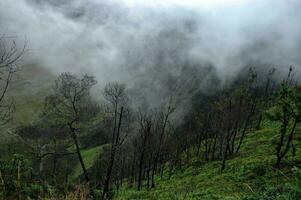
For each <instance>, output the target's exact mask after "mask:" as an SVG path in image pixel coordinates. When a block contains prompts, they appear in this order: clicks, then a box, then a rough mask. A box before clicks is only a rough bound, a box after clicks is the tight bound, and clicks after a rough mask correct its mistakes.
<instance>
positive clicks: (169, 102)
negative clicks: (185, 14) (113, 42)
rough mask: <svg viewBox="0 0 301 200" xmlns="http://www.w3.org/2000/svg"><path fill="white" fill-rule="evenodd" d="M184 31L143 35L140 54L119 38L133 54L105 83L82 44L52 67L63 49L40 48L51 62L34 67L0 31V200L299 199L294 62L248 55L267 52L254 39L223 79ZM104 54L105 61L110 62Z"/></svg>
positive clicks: (299, 101) (300, 86)
mask: <svg viewBox="0 0 301 200" xmlns="http://www.w3.org/2000/svg"><path fill="white" fill-rule="evenodd" d="M22 2H23V1H22ZM26 2H27V1H26ZM28 2H29V3H28V4H29V5H31V6H32V5H33V6H36V7H35V8H37V9H41V10H42V11H45V10H43V9H45V7H47V6H49V5H51V6H53V5H55V6H57V7H58V8H60V9H59V12H62V13H63V14H64V15H63V16H64V17H66V18H67V19H69V20H77V19H81V17H82V16H85V12H84V11H83V13H82V10H80V9H79V11H78V12H75V13H71V14H70V13H69V12H67V11H68V3H66V2H65V3H63V5H64V7H63V6H62V7H60V6H61V4H60V3H59V1H57V2H56V1H55V3H53V2H52V3H47V4H45V5H44V4H43V3H42V2H40V1H33V0H32V1H28ZM48 4H49V5H48ZM52 4H53V5H52ZM1 5H2V3H0V6H1ZM3 5H4V4H3ZM11 5H14V6H15V4H11ZM46 5H47V6H46ZM66 5H67V6H66ZM75 5H77V4H75ZM298 5H299V4H298ZM40 6H41V7H40ZM43 6H45V7H43ZM102 6H103V5H102ZM54 8H56V7H54ZM89 9H90V7H89ZM0 11H1V12H3V13H5V12H4V10H1V9H0ZM45 12H46V11H45ZM51 12H52V11H51ZM122 12H123V11H122ZM1 16H2V15H1V14H0V25H1V23H3V22H2V20H1ZM3 16H8V14H3ZM88 16H90V15H88ZM89 19H90V18H89ZM91 19H94V18H93V17H92V18H91ZM118 20H120V18H118ZM121 21H122V20H121ZM118 22H119V21H118ZM16 23H17V22H16ZM81 23H82V21H81ZM85 23H86V22H85ZM93 23H94V22H93ZM95 23H103V22H98V21H97V22H95ZM122 23H124V22H122ZM71 26H72V25H70V27H71ZM91 26H92V25H91ZM175 27H176V26H175ZM86 28H87V29H89V27H86ZM184 28H185V29H187V30H189V31H188V32H189V33H191V32H193V31H192V30H194V29H195V28H194V25H193V23H192V22H191V21H188V22H187V21H185V23H184ZM112 29H113V28H112ZM180 29H181V28H179V29H177V28H174V27H173V28H172V29H168V30H163V31H162V30H161V31H160V33H159V34H158V35H156V37H154V38H152V37H149V36H147V37H146V36H145V37H146V40H150V41H148V42H149V43H145V44H147V45H146V46H144V43H143V45H141V46H139V48H138V47H137V44H136V42H137V41H134V40H131V39H130V38H127V39H128V40H130V41H132V42H133V46H127V45H125V46H127V47H126V48H125V49H123V51H122V52H123V53H124V54H125V55H126V56H125V57H126V59H123V57H122V58H121V57H119V58H118V59H117V60H118V62H121V61H120V60H122V65H125V63H127V64H126V67H124V68H116V69H115V68H114V69H113V68H112V66H111V65H110V67H111V68H110V69H109V70H108V71H110V73H112V74H118V76H114V75H112V77H110V78H108V77H105V76H108V74H110V73H107V72H103V74H105V75H104V76H103V79H101V78H99V76H98V73H99V71H98V69H97V70H95V71H93V67H92V66H93V63H94V61H95V60H94V57H95V56H94V55H95V54H94V52H93V53H87V52H88V51H90V50H89V48H87V46H89V45H90V43H89V42H86V41H84V39H82V40H81V38H80V39H79V38H76V42H78V43H76V45H75V46H71V45H70V46H68V43H67V42H63V43H62V44H61V45H62V46H63V47H62V49H68V52H72V53H74V55H73V54H72V53H66V55H65V56H66V57H68V59H67V60H68V62H67V61H66V62H62V68H61V69H60V70H57V69H55V70H53V69H54V67H53V68H51V70H49V68H50V67H48V68H47V67H43V66H42V65H43V64H45V63H46V64H45V65H47V63H48V64H49V63H51V64H53V65H57V63H58V61H60V59H61V57H60V56H61V55H60V54H61V52H60V50H61V48H53V47H51V48H50V47H49V49H48V50H47V51H45V52H44V51H42V50H40V51H41V52H42V54H43V53H47V54H48V56H49V57H47V59H45V60H43V62H40V61H39V62H38V61H36V60H35V59H36V58H35V56H41V55H42V54H40V52H39V53H35V52H34V51H35V50H32V49H31V48H32V46H31V45H35V43H31V40H30V39H31V38H30V37H29V38H28V39H27V38H25V39H24V40H23V39H22V40H20V38H18V37H17V36H14V35H9V34H7V33H5V32H3V34H2V35H1V34H0V110H1V112H0V129H1V133H0V135H1V137H0V151H1V154H0V199H3V200H10V199H11V200H13V199H17V200H23V199H24V200H25V199H40V200H54V199H58V200H73V199H75V200H76V199H78V200H88V199H92V200H98V199H99V200H100V199H205V200H206V199H208V200H210V199H244V200H274V199H277V200H289V199H290V200H298V199H301V154H300V150H301V124H300V123H301V80H300V77H299V75H300V65H298V63H295V62H294V61H292V63H294V64H292V65H290V63H287V64H286V65H282V63H278V64H280V65H281V66H279V65H276V64H275V65H274V63H271V62H268V61H267V62H261V61H259V58H258V57H256V56H254V57H256V59H255V60H254V59H253V57H252V56H250V57H249V56H245V57H244V55H245V54H249V53H250V52H251V51H254V52H258V53H259V54H265V55H267V54H268V53H270V52H269V51H268V53H267V52H266V51H264V52H265V53H263V52H262V49H264V48H267V47H266V46H265V44H263V43H261V42H259V43H256V45H254V46H252V48H251V49H252V50H250V49H248V50H245V51H244V52H243V53H241V54H239V57H244V58H246V60H244V62H243V64H242V62H239V64H240V65H241V66H239V67H237V68H230V67H229V66H228V68H227V70H226V68H222V71H223V72H222V73H221V68H219V67H218V66H217V65H216V64H217V63H214V62H209V61H208V62H207V61H204V62H203V61H202V62H201V61H198V60H197V59H196V60H194V59H195V58H194V57H191V55H190V54H189V55H188V54H187V52H188V50H187V49H189V48H190V46H189V45H187V46H186V43H189V42H188V39H187V38H186V36H187V34H188V33H186V32H185V33H183V32H182V30H180ZM190 29H191V30H190ZM33 31H34V30H33ZM35 31H38V30H35ZM0 33H1V30H0ZM8 33H9V32H8ZM18 34H19V35H22V32H21V33H18ZM52 34H55V33H52ZM131 34H132V33H131ZM137 34H138V33H137ZM138 35H139V34H138ZM296 35H297V34H296ZM48 36H49V40H52V39H50V35H48ZM80 36H82V35H81V34H80ZM83 37H84V36H83ZM93 37H94V36H93ZM133 37H134V36H133ZM187 37H188V36H187ZM189 37H190V36H189ZM144 39H145V38H144ZM36 40H38V39H36ZM60 41H62V40H60V39H58V43H59V42H60ZM67 41H68V40H67ZM52 42H54V40H53V41H52ZM94 42H95V43H97V41H94V40H93V42H92V43H94ZM139 42H140V41H139ZM50 43H51V42H50ZM50 43H47V45H50V46H51V45H56V44H50ZM73 43H74V41H72V42H71V44H73ZM86 44H87V46H86ZM126 44H128V43H126ZM77 45H78V46H77ZM97 45H100V46H101V45H104V44H97ZM97 45H96V46H97ZM118 45H120V44H119V43H118ZM58 46H59V45H58ZM104 46H105V45H104ZM267 46H268V45H267ZM77 47H79V48H81V49H76V48H77ZM118 47H120V48H124V47H123V44H122V45H121V46H118ZM93 48H94V47H92V46H91V49H93ZM97 48H104V49H106V48H108V47H103V46H102V47H99V46H97ZM131 48H133V49H135V48H136V49H135V51H133V50H131ZM140 48H141V49H140ZM253 48H254V49H253ZM258 48H259V49H261V50H257V49H258ZM144 49H145V50H144ZM186 50H187V52H186ZM190 50H191V49H190ZM56 51H58V52H56ZM140 51H143V52H144V53H145V55H144V54H143V55H142V54H141V53H139V52H140ZM227 51H228V50H227ZM296 51H298V50H296ZM54 52H55V53H54ZM75 52H76V53H75ZM287 53H290V52H289V51H287ZM298 53H300V51H298ZM298 53H296V54H298ZM81 54H83V55H82V56H83V57H80V55H81ZM112 54H113V53H112ZM112 54H109V53H108V52H106V55H105V56H107V57H110V56H112V58H113V59H112V60H110V61H107V60H105V59H104V60H105V61H103V63H102V64H108V63H109V62H111V63H113V64H116V63H117V61H116V58H115V57H114V55H115V54H114V55H112ZM116 54H117V53H116ZM200 54H201V53H200ZM282 54H285V52H283V51H281V55H282ZM33 55H34V56H33ZM54 55H55V57H54ZM88 55H89V56H88ZM202 55H204V54H202ZM254 55H255V53H254ZM277 55H278V54H277ZM69 56H70V57H69ZM90 56H91V57H93V59H92V58H91V57H90ZM200 57H202V59H204V57H205V56H200ZM230 57H231V56H230ZM271 57H272V56H271ZM288 57H289V58H292V60H294V59H293V56H291V57H290V56H288ZM55 58H57V60H56V59H55ZM79 58H80V59H79ZM81 58H83V60H84V61H83V60H82V59H81ZM227 58H229V57H227ZM231 58H232V57H231ZM251 58H252V59H251ZM64 59H66V58H65V57H64V56H63V60H64ZM101 59H103V57H102V56H101ZM229 59H230V58H229ZM260 59H261V58H260ZM264 59H265V58H264ZM279 59H280V60H281V58H279ZM33 60H34V61H33ZM87 60H90V61H91V66H89V62H87ZM92 60H93V61H92ZM215 60H216V59H215ZM241 60H243V59H240V61H241ZM283 61H285V62H286V61H287V57H286V59H283ZM106 62H107V63H106ZM74 63H81V64H82V63H84V65H85V67H84V68H80V67H79V68H76V67H75V66H76V64H74ZM69 64H70V65H71V64H74V65H75V66H74V67H73V68H68V67H66V66H64V65H69ZM113 64H112V65H113ZM228 64H229V63H228ZM230 64H237V65H239V64H238V63H237V62H234V63H232V62H230ZM99 65H101V64H99ZM116 65H118V64H116ZM140 65H141V66H142V65H143V66H144V67H143V68H137V67H136V66H140ZM89 67H91V68H89ZM75 68H76V70H75ZM107 68H109V66H107ZM90 69H91V70H90ZM234 69H235V70H234ZM123 70H124V71H128V72H129V74H130V75H128V74H124V73H123ZM228 70H229V71H230V72H229V71H228ZM231 70H232V71H231ZM223 73H224V74H223ZM229 74H232V75H229ZM116 77H119V78H116ZM128 77H130V78H128ZM137 77H138V78H137Z"/></svg>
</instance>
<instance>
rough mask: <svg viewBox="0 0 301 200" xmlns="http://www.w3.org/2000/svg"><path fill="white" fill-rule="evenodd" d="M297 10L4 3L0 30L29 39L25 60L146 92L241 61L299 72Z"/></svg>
mask: <svg viewBox="0 0 301 200" xmlns="http://www.w3.org/2000/svg"><path fill="white" fill-rule="evenodd" d="M183 2H187V3H183ZM198 2H199V3H198ZM209 2H211V3H209ZM218 2H222V3H218ZM300 8H301V1H299V0H279V1H272V0H240V1H239V0H232V1H231V0H228V1H226V0H224V1H209V0H208V1H192V0H189V1H177V0H174V1H172V0H165V1H151V0H147V1H136V0H14V1H12V0H1V1H0V25H1V26H0V27H1V30H0V33H1V34H5V35H9V36H16V37H17V41H18V42H19V43H22V41H24V40H27V41H28V48H29V52H27V55H26V59H25V60H24V62H25V63H27V64H30V63H35V64H38V65H39V66H40V67H43V68H47V69H49V70H51V71H52V72H53V73H55V74H57V73H59V72H63V71H71V72H74V73H78V72H88V73H92V74H94V75H95V76H96V78H97V80H98V82H99V85H103V84H104V83H106V82H108V81H115V80H118V81H120V82H124V83H127V85H128V86H129V87H139V88H143V90H144V92H145V93H148V94H149V93H153V92H156V91H159V90H161V89H162V88H163V87H165V84H166V83H167V82H168V81H169V80H170V78H175V79H178V77H181V79H187V80H188V79H192V78H194V75H196V73H194V72H195V71H201V72H202V70H203V69H206V70H205V71H204V72H203V73H200V75H201V76H200V77H199V81H198V84H203V85H204V84H205V85H206V82H207V80H208V79H209V78H208V77H209V76H212V73H214V74H215V75H216V76H217V77H218V78H219V79H220V81H221V82H222V83H223V82H225V81H227V80H229V79H231V78H233V77H235V76H236V75H237V74H238V73H239V71H240V70H241V69H242V68H243V67H246V66H257V65H258V66H264V68H266V69H268V68H270V67H276V68H277V69H278V70H279V71H282V70H283V71H287V68H288V66H289V65H293V66H294V67H295V69H297V70H300V68H301V67H300V64H301V55H300V52H301V51H300V50H301V23H300V20H301V12H300ZM208 67H212V69H211V70H208ZM187 69H192V70H188V71H187ZM207 84H208V83H207Z"/></svg>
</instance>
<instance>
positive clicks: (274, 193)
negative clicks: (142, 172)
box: [116, 122, 301, 200]
mask: <svg viewBox="0 0 301 200" xmlns="http://www.w3.org/2000/svg"><path fill="white" fill-rule="evenodd" d="M278 127H279V125H278V124H276V123H272V122H265V123H264V124H263V127H262V129H261V130H259V131H253V132H249V133H248V135H247V137H246V138H245V140H244V142H243V145H242V147H241V151H240V152H239V154H237V155H235V156H233V157H232V158H230V159H229V160H228V161H227V164H226V170H224V171H223V172H221V170H220V165H221V163H220V161H214V162H209V163H207V164H204V165H202V166H199V167H195V166H192V164H190V165H187V166H186V169H185V170H184V171H176V172H175V173H174V174H173V175H172V177H171V179H169V178H168V172H167V170H165V175H164V176H163V177H162V179H161V178H160V177H156V183H157V184H156V188H155V189H143V190H142V191H140V192H138V191H137V190H136V187H132V186H131V187H130V186H124V187H123V188H122V189H121V190H120V191H119V193H118V194H117V197H116V198H117V199H120V200H121V199H154V200H157V199H183V200H184V199H185V200H186V199H204V200H207V199H208V200H211V199H213V200H214V199H231V200H232V199H270V200H272V199H273V200H274V199H279V200H280V199H281V200H282V199H283V200H286V199H288V196H287V194H288V192H289V189H290V186H291V185H292V184H293V183H294V181H295V179H294V178H295V177H294V175H293V172H292V168H293V167H294V166H299V167H300V166H301V165H300V163H301V154H300V153H298V152H297V156H296V157H292V155H291V154H290V153H288V156H287V157H286V158H285V159H284V160H283V163H284V164H285V166H284V167H283V168H282V169H281V170H278V169H276V168H274V167H273V165H274V163H275V159H276V157H275V155H274V154H275V153H274V151H275V144H276V141H277V139H278ZM295 143H296V144H295V145H296V146H297V149H298V150H300V149H301V148H300V146H301V136H300V130H298V131H297V134H296V142H295ZM292 199H293V198H292Z"/></svg>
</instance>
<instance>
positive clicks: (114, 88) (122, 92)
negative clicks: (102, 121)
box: [102, 82, 129, 199]
mask: <svg viewBox="0 0 301 200" xmlns="http://www.w3.org/2000/svg"><path fill="white" fill-rule="evenodd" d="M103 96H104V98H105V99H106V100H107V102H108V103H107V104H106V106H107V115H108V117H109V118H110V119H111V121H112V123H113V124H112V127H113V130H112V138H111V152H110V158H109V163H108V166H107V172H106V176H105V180H104V185H103V193H102V198H103V199H105V198H109V190H110V182H111V177H112V170H113V167H114V162H115V157H116V153H117V151H118V149H119V147H120V146H121V144H122V143H123V142H124V140H125V138H126V135H123V136H124V137H122V134H121V131H122V130H121V129H122V127H124V126H123V121H125V120H126V119H127V118H128V116H129V109H128V106H127V105H128V97H127V94H126V87H125V85H124V84H120V83H118V82H110V83H108V84H107V85H106V86H105V88H104V91H103ZM124 124H125V123H124Z"/></svg>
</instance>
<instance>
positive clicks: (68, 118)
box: [45, 72, 96, 198]
mask: <svg viewBox="0 0 301 200" xmlns="http://www.w3.org/2000/svg"><path fill="white" fill-rule="evenodd" d="M95 84H96V81H95V79H94V77H93V76H88V75H84V76H83V77H81V78H78V77H77V76H75V75H72V74H70V73H67V72H66V73H62V74H61V75H60V76H59V77H58V79H57V80H56V81H55V85H54V87H53V94H52V95H49V96H48V97H47V98H46V100H45V101H46V102H45V112H47V113H45V114H47V115H48V117H51V119H52V120H53V122H54V123H56V124H61V125H62V126H64V127H68V128H69V131H70V137H71V138H72V140H73V144H74V146H75V150H76V154H77V156H78V159H79V162H80V165H81V167H82V170H83V174H84V177H85V180H86V182H87V183H88V184H89V186H90V190H91V191H90V192H91V195H92V197H93V198H95V195H94V192H93V188H92V186H91V184H90V178H89V175H88V172H87V169H86V166H85V163H84V161H83V158H82V155H81V151H80V146H79V141H78V134H79V130H80V129H79V128H80V124H81V123H82V122H86V121H88V120H89V119H91V118H92V117H95V116H93V115H91V114H90V113H87V112H85V111H86V110H87V107H89V105H92V104H93V103H92V100H91V98H90V95H89V93H90V89H91V87H92V86H93V85H95Z"/></svg>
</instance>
